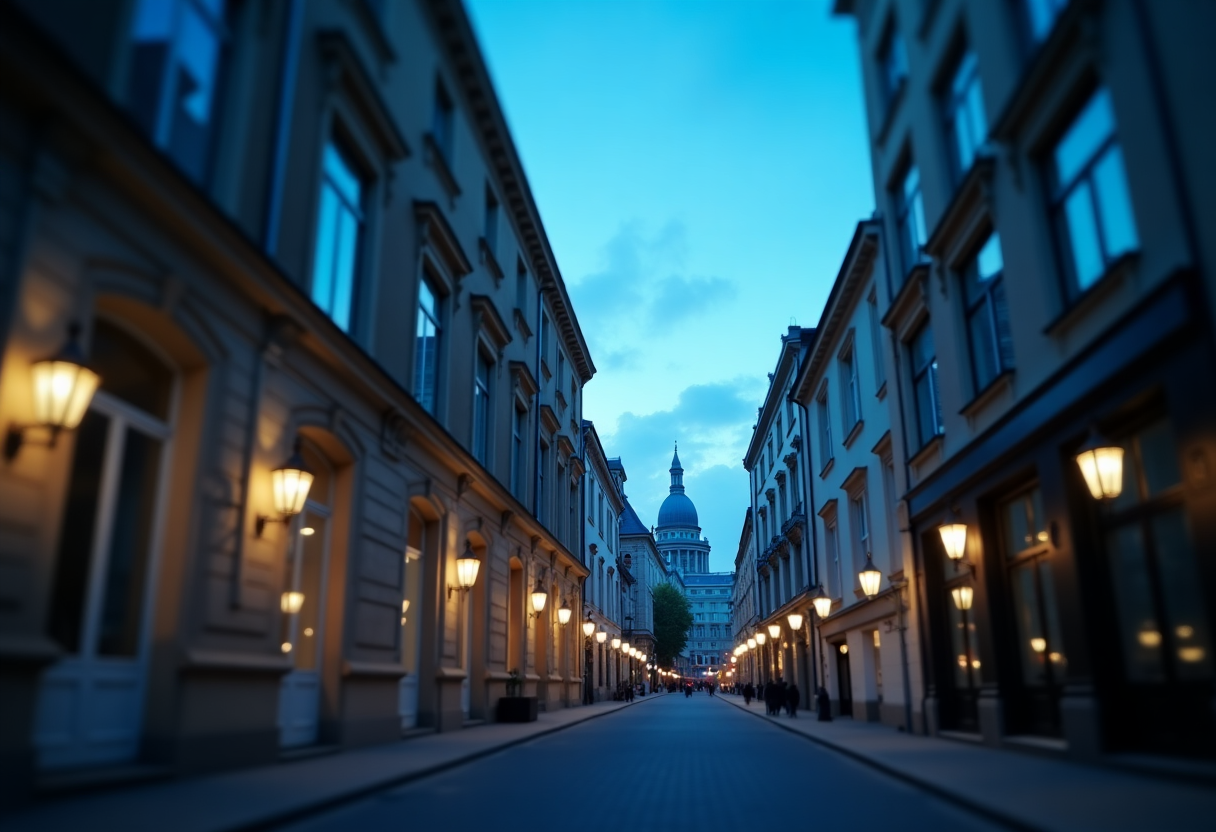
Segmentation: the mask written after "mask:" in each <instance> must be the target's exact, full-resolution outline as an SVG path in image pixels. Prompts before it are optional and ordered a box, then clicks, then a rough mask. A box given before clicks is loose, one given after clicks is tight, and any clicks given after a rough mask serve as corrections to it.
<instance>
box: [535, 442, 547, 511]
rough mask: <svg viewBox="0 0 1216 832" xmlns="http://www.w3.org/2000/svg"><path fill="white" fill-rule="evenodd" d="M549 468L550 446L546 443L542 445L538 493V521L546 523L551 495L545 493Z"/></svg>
mask: <svg viewBox="0 0 1216 832" xmlns="http://www.w3.org/2000/svg"><path fill="white" fill-rule="evenodd" d="M548 467H549V446H548V445H546V444H545V443H544V442H541V443H540V482H539V488H538V489H537V492H536V519H537V520H539V521H540V522H542V523H544V522H545V521H546V520H548V518H549V506H548V503H547V501H548V499H549V494H548V492H547V491H545V474H546V472H547V469H548Z"/></svg>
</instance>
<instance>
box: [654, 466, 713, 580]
mask: <svg viewBox="0 0 1216 832" xmlns="http://www.w3.org/2000/svg"><path fill="white" fill-rule="evenodd" d="M670 471H671V493H670V494H668V495H667V499H666V500H664V501H663V505H662V506H660V507H659V524H658V525H657V526H656V527H655V535H654V536H655V543H656V545H657V546H658V547H659V552H660V554H662V555H663V561H664V562H665V563H666V564H667V567H668V568H669V569H671V570H672V571H674V572H678V573H679V575H680V577H684V576H685V575H688V574H695V575H701V574H705V573H707V572H709V541H708V540H704V539H703V538H702V537H701V526H700V524H699V522H698V520H697V507H696V506H694V505H693V504H692V500H690V499H689V498H688V495H687V494H685V493H684V468H683V466H681V465H680V449H679V446H678V445H677V446H676V451H675V453H674V454H673V455H672V458H671V469H670Z"/></svg>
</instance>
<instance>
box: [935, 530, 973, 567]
mask: <svg viewBox="0 0 1216 832" xmlns="http://www.w3.org/2000/svg"><path fill="white" fill-rule="evenodd" d="M937 533H938V534H940V535H941V536H942V546H944V547H946V555H947V556H948V557H949V558H950V560H962V557H963V554H964V553H965V552H966V551H967V524H966V523H945V524H943V525H941V526H938V527H937Z"/></svg>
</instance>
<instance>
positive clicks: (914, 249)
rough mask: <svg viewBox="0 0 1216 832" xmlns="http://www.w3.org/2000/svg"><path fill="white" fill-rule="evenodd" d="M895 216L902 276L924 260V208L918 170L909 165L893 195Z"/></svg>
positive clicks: (926, 236)
mask: <svg viewBox="0 0 1216 832" xmlns="http://www.w3.org/2000/svg"><path fill="white" fill-rule="evenodd" d="M895 216H896V222H897V223H898V225H899V251H900V256H901V257H902V258H903V267H904V275H905V276H906V275H907V274H908V272H910V271H912V267H913V266H915V265H916V264H917V263H920V262H921V261H922V260H923V259H924V255H923V254H922V253H921V250H920V247H921V246H922V245H924V244H925V240H926V239H928V235H927V234H926V233H925V206H924V203H923V202H922V200H921V196H920V170H918V169H917V167H916V165H912V164H909V165H908V170H907V171H906V172H905V173H904V176H903V179H902V180H901V181H900V185H899V191H898V192H897V193H896V194H895Z"/></svg>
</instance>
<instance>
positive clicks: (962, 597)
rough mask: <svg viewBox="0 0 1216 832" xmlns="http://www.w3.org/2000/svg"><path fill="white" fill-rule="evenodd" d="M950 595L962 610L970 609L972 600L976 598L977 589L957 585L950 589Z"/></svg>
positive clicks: (955, 604)
mask: <svg viewBox="0 0 1216 832" xmlns="http://www.w3.org/2000/svg"><path fill="white" fill-rule="evenodd" d="M950 595H951V596H952V597H953V598H954V606H956V607H958V608H959V609H960V610H969V609H971V601H972V600H973V599H974V598H975V590H974V589H972V588H971V587H969V586H956V587H955V588H954V589H952V590H950Z"/></svg>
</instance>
